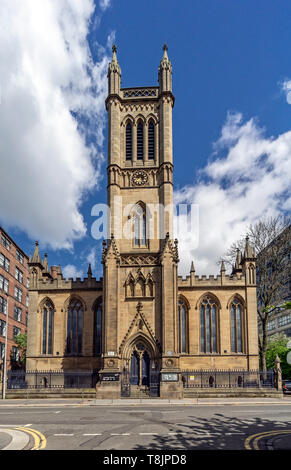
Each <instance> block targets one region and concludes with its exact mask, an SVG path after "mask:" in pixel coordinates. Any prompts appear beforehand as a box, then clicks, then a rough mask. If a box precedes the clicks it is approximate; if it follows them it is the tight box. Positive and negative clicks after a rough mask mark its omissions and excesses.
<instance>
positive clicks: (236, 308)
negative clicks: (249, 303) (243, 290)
mask: <svg viewBox="0 0 291 470" xmlns="http://www.w3.org/2000/svg"><path fill="white" fill-rule="evenodd" d="M230 316H231V351H232V352H235V353H242V352H243V331H242V329H243V308H242V305H241V303H240V302H239V301H238V300H237V299H234V301H233V302H232V304H231V307H230Z"/></svg>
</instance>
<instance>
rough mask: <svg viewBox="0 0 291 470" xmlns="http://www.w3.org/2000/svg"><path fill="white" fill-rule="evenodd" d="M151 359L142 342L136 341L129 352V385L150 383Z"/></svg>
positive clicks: (146, 384)
mask: <svg viewBox="0 0 291 470" xmlns="http://www.w3.org/2000/svg"><path fill="white" fill-rule="evenodd" d="M150 370H151V359H150V355H149V353H148V352H147V350H146V347H145V345H144V344H143V343H141V342H138V343H137V344H136V345H135V346H134V348H133V350H132V354H131V360H130V383H131V385H144V386H147V387H148V386H149V384H150Z"/></svg>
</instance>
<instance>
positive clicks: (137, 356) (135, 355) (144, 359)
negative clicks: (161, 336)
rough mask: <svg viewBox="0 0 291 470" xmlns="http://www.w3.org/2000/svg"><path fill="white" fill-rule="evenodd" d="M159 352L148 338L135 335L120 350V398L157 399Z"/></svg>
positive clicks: (158, 391)
mask: <svg viewBox="0 0 291 470" xmlns="http://www.w3.org/2000/svg"><path fill="white" fill-rule="evenodd" d="M159 354H160V351H159V350H158V348H157V347H156V344H154V343H153V342H152V341H151V339H150V338H147V337H145V335H143V334H138V335H135V337H133V338H130V340H129V341H128V342H127V343H126V344H125V345H124V348H123V349H122V350H121V356H122V359H123V364H122V371H121V374H120V376H121V378H120V391H121V397H122V398H129V397H132V398H147V397H149V396H151V397H158V396H159V394H160V368H159V362H160V358H159V357H160V356H159Z"/></svg>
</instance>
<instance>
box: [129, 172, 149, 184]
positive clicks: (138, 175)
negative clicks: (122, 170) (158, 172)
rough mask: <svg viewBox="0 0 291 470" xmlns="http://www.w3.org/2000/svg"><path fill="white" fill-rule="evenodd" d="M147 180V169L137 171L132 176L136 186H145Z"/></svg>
mask: <svg viewBox="0 0 291 470" xmlns="http://www.w3.org/2000/svg"><path fill="white" fill-rule="evenodd" d="M147 180H148V175H147V174H146V172H145V171H142V170H139V171H136V172H135V173H134V174H133V177H132V182H133V184H135V185H136V186H143V185H144V184H146V183H147Z"/></svg>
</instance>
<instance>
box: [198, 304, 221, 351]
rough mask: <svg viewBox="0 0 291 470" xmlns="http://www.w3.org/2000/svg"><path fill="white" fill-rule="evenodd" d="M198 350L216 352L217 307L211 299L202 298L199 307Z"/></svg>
mask: <svg viewBox="0 0 291 470" xmlns="http://www.w3.org/2000/svg"><path fill="white" fill-rule="evenodd" d="M200 350H201V352H202V353H217V352H218V307H217V305H216V303H215V302H214V300H213V299H212V298H211V297H206V298H204V299H203V301H202V302H201V306H200Z"/></svg>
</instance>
